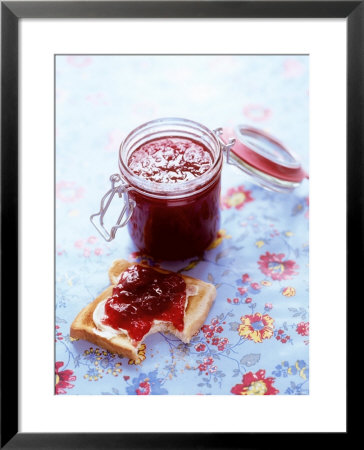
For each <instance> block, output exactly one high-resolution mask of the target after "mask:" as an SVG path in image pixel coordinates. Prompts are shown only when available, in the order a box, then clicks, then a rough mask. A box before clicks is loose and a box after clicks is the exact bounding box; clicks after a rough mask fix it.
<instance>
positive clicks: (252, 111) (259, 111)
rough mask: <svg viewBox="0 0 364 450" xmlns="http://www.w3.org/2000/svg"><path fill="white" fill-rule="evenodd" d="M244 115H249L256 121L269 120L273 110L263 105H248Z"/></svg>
mask: <svg viewBox="0 0 364 450" xmlns="http://www.w3.org/2000/svg"><path fill="white" fill-rule="evenodd" d="M243 112H244V116H246V117H248V118H249V119H250V120H253V121H254V122H261V121H263V120H267V119H268V118H269V117H270V115H271V113H272V112H271V110H270V109H268V108H264V106H261V105H248V106H246V107H245V108H244V111H243Z"/></svg>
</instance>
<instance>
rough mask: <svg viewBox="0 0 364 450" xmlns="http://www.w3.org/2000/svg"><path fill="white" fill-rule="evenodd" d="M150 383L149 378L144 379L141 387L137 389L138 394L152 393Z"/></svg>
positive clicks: (140, 384)
mask: <svg viewBox="0 0 364 450" xmlns="http://www.w3.org/2000/svg"><path fill="white" fill-rule="evenodd" d="M150 391H151V389H150V383H149V380H144V381H142V382H141V383H139V387H138V388H137V389H135V392H136V393H137V395H149V394H150Z"/></svg>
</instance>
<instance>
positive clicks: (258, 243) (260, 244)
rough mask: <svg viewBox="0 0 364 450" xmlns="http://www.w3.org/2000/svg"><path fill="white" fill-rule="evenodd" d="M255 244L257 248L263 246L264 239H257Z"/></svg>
mask: <svg viewBox="0 0 364 450" xmlns="http://www.w3.org/2000/svg"><path fill="white" fill-rule="evenodd" d="M255 245H256V246H257V247H258V248H260V247H263V245H264V241H257V242H256V243H255Z"/></svg>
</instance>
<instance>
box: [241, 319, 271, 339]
mask: <svg viewBox="0 0 364 450" xmlns="http://www.w3.org/2000/svg"><path fill="white" fill-rule="evenodd" d="M240 320H241V322H242V323H241V325H240V326H239V328H238V333H239V335H240V336H243V337H245V338H247V339H249V340H250V341H253V342H263V340H264V339H270V338H271V337H272V336H273V329H274V325H273V324H274V320H273V319H272V318H271V317H270V316H269V315H268V314H260V313H255V314H248V315H246V316H243V317H241V318H240Z"/></svg>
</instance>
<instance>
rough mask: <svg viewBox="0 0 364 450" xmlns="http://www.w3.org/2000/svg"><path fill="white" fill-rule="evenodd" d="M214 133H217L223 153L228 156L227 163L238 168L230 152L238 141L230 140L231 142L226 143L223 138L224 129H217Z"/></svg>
mask: <svg viewBox="0 0 364 450" xmlns="http://www.w3.org/2000/svg"><path fill="white" fill-rule="evenodd" d="M214 133H215V135H216V137H217V140H218V141H219V143H220V145H221V148H222V151H223V153H225V155H226V162H227V163H228V164H231V165H232V166H236V165H237V164H236V163H235V161H234V160H233V159H232V158H231V157H230V150H231V147H232V146H233V145H234V144H235V142H236V139H235V138H229V142H225V141H224V140H223V138H222V137H221V135H222V134H223V129H222V128H216V129H215V130H214Z"/></svg>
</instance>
